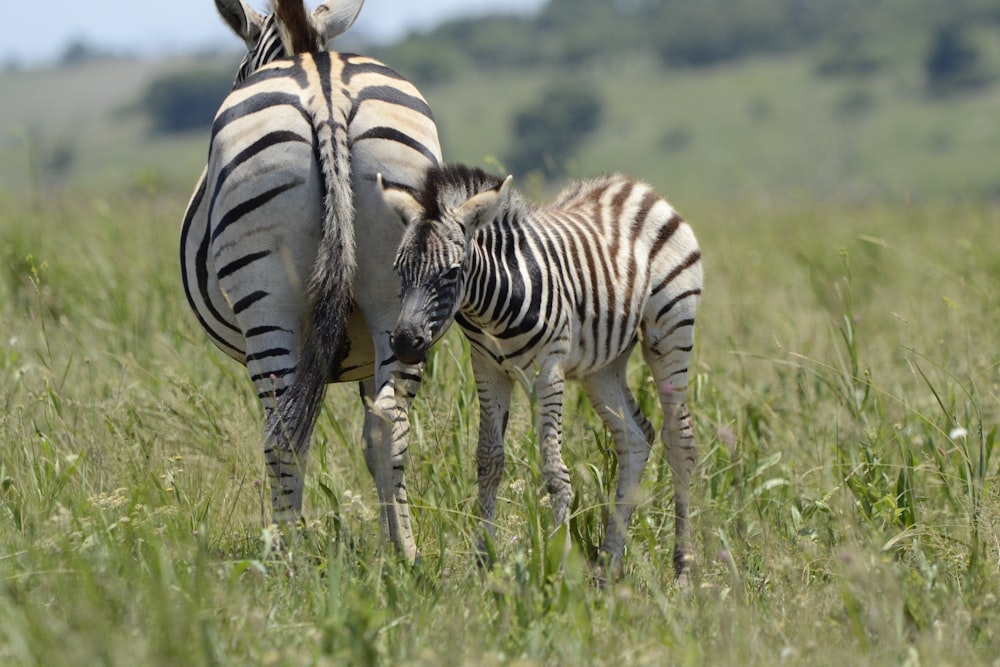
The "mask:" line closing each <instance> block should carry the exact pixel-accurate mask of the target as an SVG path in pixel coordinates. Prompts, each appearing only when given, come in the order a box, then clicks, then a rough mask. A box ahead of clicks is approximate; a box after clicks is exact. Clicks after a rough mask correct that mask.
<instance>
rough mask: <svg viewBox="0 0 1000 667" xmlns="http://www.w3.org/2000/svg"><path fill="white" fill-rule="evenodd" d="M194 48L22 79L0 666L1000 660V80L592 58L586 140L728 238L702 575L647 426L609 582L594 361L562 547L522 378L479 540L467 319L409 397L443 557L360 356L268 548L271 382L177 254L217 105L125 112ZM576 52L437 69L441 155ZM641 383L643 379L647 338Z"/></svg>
mask: <svg viewBox="0 0 1000 667" xmlns="http://www.w3.org/2000/svg"><path fill="white" fill-rule="evenodd" d="M174 66H176V65H167V64H164V63H110V64H108V63H98V64H91V65H86V66H83V67H81V68H78V69H74V70H52V71H45V72H22V73H16V72H15V73H10V72H7V73H4V74H2V75H0V97H2V98H3V99H4V104H3V105H0V149H2V150H0V323H2V324H3V327H2V329H0V403H2V407H3V410H2V411H0V445H2V449H0V545H2V546H0V664H3V665H7V664H11V665H39V666H41V665H45V666H49V665H79V664H85V665H130V666H131V665H171V666H172V665H180V664H183V665H227V664H241V665H245V664H260V665H337V664H351V665H359V664H411V665H428V666H431V665H494V664H496V665H499V664H518V665H542V664H545V665H563V664H594V665H604V664H608V665H611V664H615V665H617V664H630V665H666V664H669V665H706V664H708V665H723V664H725V665H728V664H740V665H764V664H768V665H769V664H773V663H781V664H793V665H796V664H801V665H841V664H851V665H885V664H900V665H909V666H912V667H916V666H917V665H963V666H970V665H998V664H1000V662H998V660H997V656H1000V623H998V622H997V618H998V617H1000V489H998V485H997V472H998V465H1000V464H998V459H1000V454H998V455H994V451H993V448H994V444H995V440H996V436H997V425H998V423H1000V345H998V339H997V333H996V332H997V331H998V329H1000V255H998V253H997V244H996V235H997V232H996V230H997V229H998V226H997V225H998V224H1000V211H998V208H997V205H996V193H997V192H998V191H1000V168H998V166H997V156H998V155H1000V132H998V130H997V127H998V126H997V124H996V120H995V117H996V108H997V100H998V97H1000V89H996V88H993V89H987V90H984V91H982V92H980V93H978V94H976V95H971V96H967V97H961V98H955V99H951V100H937V101H930V100H928V99H926V97H925V96H924V95H923V92H922V90H921V87H920V83H919V81H917V80H916V79H915V77H914V76H913V75H912V73H908V72H905V71H903V72H900V71H898V70H893V71H887V72H884V73H882V74H879V75H878V76H875V77H870V78H867V79H860V80H853V81H844V80H831V79H827V80H823V79H818V78H817V77H815V76H814V74H813V72H812V69H811V66H810V64H809V62H808V61H807V60H797V61H794V60H789V61H783V60H772V59H757V60H750V61H746V62H744V63H740V64H738V65H734V66H732V67H724V68H716V69H707V70H698V71H694V72H665V71H663V70H661V69H658V68H657V67H656V66H655V65H654V64H653V63H652V62H651V61H646V60H643V59H636V60H635V61H622V62H618V63H615V64H609V65H603V66H599V67H596V68H594V69H593V70H592V71H587V72H579V73H576V74H578V75H580V76H582V77H588V76H589V77H591V78H590V80H591V81H593V82H595V85H598V86H600V90H601V94H602V98H603V99H604V102H605V116H604V122H603V124H602V126H601V129H600V130H599V131H598V132H597V133H596V134H595V135H594V136H592V137H590V138H589V140H588V141H587V142H586V143H585V145H583V146H582V147H581V150H580V153H579V154H578V155H577V156H576V157H575V158H574V159H573V161H572V163H571V164H570V169H569V171H570V172H571V173H573V174H578V175H593V174H595V173H597V172H600V171H604V170H610V169H623V170H626V171H628V172H630V173H632V174H634V175H636V176H639V177H642V178H645V179H648V180H650V181H651V182H652V183H654V184H655V185H656V186H657V187H658V188H659V189H660V190H661V191H662V193H663V194H664V195H665V196H666V197H667V198H669V199H671V200H672V201H673V202H674V203H675V204H676V205H677V206H678V208H680V210H681V211H682V212H683V213H684V215H685V216H686V217H687V218H688V219H690V220H691V222H692V224H693V225H694V228H695V231H696V233H697V234H698V236H699V239H700V241H701V245H702V248H703V253H704V264H705V271H706V291H705V298H704V303H703V307H702V311H701V313H700V318H699V328H698V332H697V336H698V340H697V347H696V350H695V356H694V365H693V370H694V371H695V380H694V382H693V384H692V392H691V401H690V404H691V408H692V410H693V412H694V419H695V425H696V434H697V437H698V442H699V447H700V456H699V465H698V469H697V473H696V475H695V479H694V480H693V484H692V487H693V488H692V490H693V494H694V506H693V511H694V515H693V519H694V526H695V531H696V555H697V562H698V566H697V570H696V573H695V577H694V581H693V583H692V585H691V586H690V587H689V588H687V589H678V588H677V587H676V586H675V584H674V583H673V579H672V570H671V556H672V549H673V542H672V533H673V516H672V514H671V511H670V508H671V506H672V504H671V502H670V500H671V488H670V481H669V477H670V476H669V471H668V469H667V466H666V462H665V459H664V456H663V452H662V447H657V448H656V449H655V450H654V455H653V457H652V458H651V462H650V466H649V468H648V469H647V474H646V478H645V485H644V492H645V497H644V499H643V502H642V503H641V505H640V508H639V510H638V511H637V512H636V515H635V518H634V520H633V523H632V525H631V529H630V532H629V542H628V545H627V554H626V563H625V576H624V578H623V580H622V581H621V582H620V583H618V584H616V585H614V586H612V587H609V588H608V589H607V590H603V591H601V590H598V589H596V588H595V587H594V586H593V585H592V584H591V569H590V562H591V558H592V556H593V553H594V550H595V548H596V545H597V544H598V543H599V541H600V537H601V536H600V530H601V528H600V526H601V525H602V524H603V513H604V511H605V510H606V506H607V499H608V494H609V490H610V489H611V488H613V478H614V472H615V462H614V458H613V456H611V455H609V454H608V453H607V452H608V444H609V443H608V436H607V434H606V433H605V432H604V431H603V430H602V429H601V427H600V423H599V420H598V419H597V417H596V416H595V415H594V413H593V412H592V411H591V410H590V408H589V407H588V406H587V405H586V402H585V400H584V399H583V397H582V393H580V392H578V391H577V389H576V388H572V389H571V390H570V392H569V395H568V397H567V401H566V411H567V419H566V440H567V442H566V450H567V451H566V459H567V462H568V463H569V465H570V467H571V469H572V471H573V482H574V490H575V493H576V502H575V506H574V511H573V520H572V523H571V537H572V542H573V551H572V553H571V554H570V557H569V559H568V561H567V562H565V563H563V564H561V565H560V563H559V562H558V559H557V553H556V550H554V549H550V546H549V545H550V541H551V540H552V537H551V532H552V526H551V517H550V515H549V512H548V509H547V507H546V503H545V499H544V494H543V493H542V490H541V484H540V482H539V478H538V455H537V450H536V447H535V445H534V439H533V435H532V430H531V418H530V414H531V410H530V406H529V404H528V401H527V399H526V398H525V397H523V396H519V398H518V402H517V403H516V410H515V413H514V415H513V417H512V422H511V428H510V430H509V437H508V442H509V445H510V446H509V457H508V474H507V478H506V480H505V483H504V486H503V487H502V489H501V492H502V497H503V500H504V502H503V503H502V507H501V510H500V518H499V522H500V523H499V531H498V535H499V536H500V539H499V544H498V549H499V555H500V561H499V564H498V565H497V567H496V568H495V569H494V570H492V571H490V572H488V573H484V572H482V571H480V570H479V569H478V568H477V567H476V565H475V559H474V554H473V548H472V545H473V542H474V540H473V532H474V529H475V520H474V516H473V514H474V507H475V497H476V490H475V481H474V480H475V476H474V467H475V461H474V451H473V450H474V442H475V433H476V423H477V415H476V412H477V407H476V404H475V388H474V383H473V379H472V377H471V371H470V369H469V364H468V359H467V350H466V348H465V346H464V343H463V341H462V339H461V337H460V336H459V335H457V332H452V333H451V334H449V336H448V337H447V338H446V339H445V340H444V341H442V343H441V344H440V345H439V346H438V347H437V348H436V351H435V353H434V354H433V356H432V358H431V360H430V363H429V369H428V376H427V380H426V381H425V383H424V386H423V389H422V390H421V394H420V396H419V397H418V400H417V402H416V404H415V406H414V412H413V437H412V440H411V443H410V444H411V447H410V452H411V456H410V461H409V468H408V471H409V472H408V474H409V489H410V493H411V506H412V508H413V513H414V516H415V522H416V530H417V540H418V545H419V547H420V549H421V552H422V554H423V561H422V564H421V566H420V567H419V568H411V567H408V566H406V565H404V564H402V563H400V562H399V561H398V559H397V558H396V557H395V555H394V554H393V552H392V550H391V549H390V548H388V547H387V545H386V544H385V542H384V541H383V539H382V537H381V535H380V534H379V528H378V522H377V519H376V517H377V505H376V496H375V491H374V484H373V482H372V480H371V479H370V478H369V476H368V473H367V472H366V469H365V465H364V461H363V455H362V448H361V423H362V418H361V407H360V404H359V402H358V399H357V397H356V390H355V388H354V387H353V386H334V387H331V389H330V393H329V395H328V398H327V401H326V404H325V409H324V412H323V415H322V417H321V419H320V423H319V425H318V427H317V433H316V436H315V439H314V444H313V453H312V459H311V460H310V474H309V477H308V486H307V498H306V505H307V514H308V517H307V526H306V530H305V531H303V532H302V533H301V534H298V535H295V536H293V537H292V539H291V545H290V550H289V551H287V552H280V553H279V552H277V551H276V550H275V548H274V547H275V533H274V532H273V530H272V529H270V528H268V527H267V526H266V518H267V515H268V508H267V507H266V505H268V504H269V495H268V493H267V490H266V489H265V488H264V487H265V486H266V484H265V483H262V479H263V477H264V466H263V457H262V454H261V451H260V443H261V437H260V432H259V429H260V421H261V417H262V415H261V409H260V408H259V406H258V405H257V403H256V399H255V397H254V395H253V391H252V387H251V385H250V383H249V381H248V379H247V378H246V372H245V370H244V369H243V368H241V367H240V366H238V365H237V364H235V363H234V362H232V361H230V360H229V359H227V358H225V357H223V356H222V355H221V354H220V353H218V352H217V351H216V350H215V349H214V348H212V347H211V345H210V343H209V341H208V339H207V338H206V337H205V335H204V334H203V333H202V331H201V330H200V329H199V328H198V325H197V323H196V322H195V320H194V317H193V315H192V314H191V313H190V311H189V309H188V306H187V304H186V302H185V300H184V295H183V292H182V289H181V285H180V277H179V271H178V262H177V257H176V255H177V250H176V248H177V241H178V231H179V221H180V217H181V214H182V212H183V208H184V205H185V203H186V199H187V196H188V191H186V190H185V187H188V186H190V185H191V184H193V183H194V180H195V178H196V175H197V174H198V172H199V171H200V169H201V167H202V165H203V164H204V156H205V150H206V145H207V134H205V133H193V134H191V135H187V136H181V137H155V136H150V135H149V134H148V133H147V132H146V127H145V122H144V120H143V119H142V118H141V117H138V116H136V115H134V114H133V113H129V111H128V109H129V107H130V105H133V104H134V102H135V100H136V99H137V97H138V95H139V94H140V93H141V91H142V90H143V86H144V85H145V83H146V82H148V81H149V79H150V77H152V76H155V75H156V74H157V73H158V72H162V71H164V69H165V68H168V67H174ZM563 75H565V73H563V72H552V71H546V70H544V69H543V70H538V71H520V72H508V73H492V74H491V75H490V76H483V75H482V73H477V72H469V73H465V74H462V75H461V76H460V77H459V78H458V79H456V80H455V81H452V82H449V83H447V84H442V85H438V86H433V87H427V88H425V90H424V92H425V94H426V96H427V98H428V100H429V101H430V102H431V104H432V106H433V107H434V109H435V113H436V115H437V118H438V120H439V124H440V127H441V131H442V141H443V144H444V148H445V152H446V155H447V156H448V158H449V159H450V160H452V161H465V162H470V163H473V164H479V165H484V164H486V165H488V166H489V165H490V162H491V161H492V164H493V165H494V166H495V164H496V163H495V160H496V159H497V158H499V157H500V156H502V155H503V154H504V153H505V150H506V146H507V145H508V143H509V142H510V141H511V140H512V139H511V138H510V137H509V135H508V128H509V119H510V116H511V114H512V113H513V111H514V110H515V109H517V108H520V107H523V105H525V104H527V103H528V102H530V101H531V100H533V99H534V97H535V96H536V95H537V94H538V92H539V91H541V90H542V89H543V88H544V87H545V86H547V85H548V84H549V83H550V82H551V81H552V80H553V78H554V77H556V76H563ZM484 128H489V129H488V130H484ZM519 180H523V181H528V182H523V183H519V186H520V187H525V188H526V189H527V190H528V191H529V192H530V191H540V190H541V188H540V187H539V186H538V184H537V183H535V182H531V181H530V180H529V179H521V178H520V176H519ZM632 381H633V383H634V385H635V386H636V388H637V389H638V394H639V396H640V399H641V402H642V403H643V405H644V406H646V407H647V408H649V407H650V406H652V405H653V404H654V403H655V399H656V397H655V395H654V392H653V388H652V387H651V386H650V383H649V380H648V377H647V376H646V375H645V374H644V372H643V369H642V367H641V365H640V364H638V363H637V362H636V363H635V365H634V366H633V367H632ZM650 414H652V413H651V412H650ZM654 416H655V415H654ZM655 417H656V418H655V420H654V421H656V422H657V423H658V420H659V417H658V416H655Z"/></svg>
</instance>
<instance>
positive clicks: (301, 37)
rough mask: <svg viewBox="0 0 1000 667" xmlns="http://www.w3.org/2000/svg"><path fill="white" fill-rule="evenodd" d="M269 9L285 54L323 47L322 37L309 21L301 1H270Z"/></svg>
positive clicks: (303, 3)
mask: <svg viewBox="0 0 1000 667" xmlns="http://www.w3.org/2000/svg"><path fill="white" fill-rule="evenodd" d="M271 8H272V10H273V12H274V16H275V20H276V21H277V25H278V31H279V33H280V35H281V43H282V44H283V45H284V47H285V52H286V53H287V54H289V55H292V54H296V53H306V52H309V51H316V50H317V49H319V48H320V47H321V46H322V45H323V36H322V35H320V34H319V32H318V31H317V30H316V28H314V27H313V24H312V22H311V21H310V20H309V15H308V14H306V5H305V2H304V1H303V0H294V1H292V0H271Z"/></svg>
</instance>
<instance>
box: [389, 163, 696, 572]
mask: <svg viewBox="0 0 1000 667" xmlns="http://www.w3.org/2000/svg"><path fill="white" fill-rule="evenodd" d="M383 197H384V198H385V200H386V203H387V204H388V205H389V206H390V207H392V208H393V210H395V211H396V212H397V214H398V215H399V216H400V218H401V219H402V220H403V221H404V222H405V223H406V224H407V229H406V232H404V234H403V238H402V241H401V243H400V246H399V250H398V253H397V255H396V260H395V265H394V266H395V269H396V272H397V273H398V274H399V276H400V279H401V281H402V286H403V291H402V305H401V311H400V315H399V320H398V321H397V323H396V327H395V329H394V330H393V332H392V334H391V337H390V340H391V344H392V347H393V350H394V351H395V353H396V356H397V357H398V358H399V359H400V360H402V361H406V362H409V363H418V362H420V361H422V360H424V359H425V357H426V355H427V352H428V349H429V347H430V346H431V344H432V343H433V342H434V341H435V340H437V339H438V338H439V337H440V336H441V335H443V333H444V332H445V331H446V330H447V329H448V327H449V326H450V325H451V323H452V322H453V321H457V322H458V323H459V325H460V327H461V328H462V330H463V332H464V333H465V335H466V337H467V338H468V340H469V342H470V349H471V352H470V354H471V358H472V365H473V370H474V374H475V378H476V385H477V392H478V395H479V406H480V425H479V438H478V446H477V451H476V461H477V469H478V472H477V474H478V483H479V516H480V522H481V531H482V532H481V533H480V538H479V545H478V547H479V553H480V558H482V559H484V560H485V559H487V558H488V551H487V549H488V548H489V545H490V544H491V543H492V540H493V539H494V536H495V525H494V519H495V516H496V503H497V489H498V486H499V483H500V480H501V477H502V474H503V467H504V432H505V429H506V426H507V419H508V415H509V409H510V401H511V392H512V389H513V386H514V385H515V383H520V384H521V385H522V386H523V387H524V388H525V389H527V390H528V392H529V394H532V395H534V396H535V397H536V398H537V422H536V423H537V431H538V434H537V435H538V438H539V444H540V447H541V456H542V471H541V472H542V475H543V477H544V480H545V482H546V486H547V490H548V492H549V494H550V498H551V499H552V506H553V509H554V513H555V522H556V525H557V526H560V525H563V524H565V523H566V522H567V520H568V514H569V508H570V501H571V488H570V479H569V470H568V469H567V467H566V464H565V463H564V462H563V459H562V453H561V448H562V433H561V430H562V426H561V421H562V410H563V388H564V382H565V380H566V379H578V380H581V381H582V383H583V387H584V389H585V391H586V393H587V396H588V398H589V400H590V402H591V404H592V405H593V407H594V409H595V410H596V411H597V412H598V413H599V414H600V416H601V418H602V419H603V421H604V423H605V424H606V426H607V427H608V429H609V430H610V432H611V434H612V436H613V439H614V443H615V449H616V452H617V455H618V461H619V467H618V470H619V479H618V486H617V490H616V493H615V501H614V508H613V512H611V513H610V516H609V519H608V523H607V526H606V532H605V537H604V539H603V541H602V544H601V547H600V561H601V569H600V570H599V572H600V575H599V576H600V581H605V580H606V579H605V577H606V576H607V575H608V574H611V575H612V576H616V577H617V576H619V575H620V574H621V564H622V558H623V555H624V548H625V531H626V526H627V525H628V522H629V519H630V517H631V514H632V512H633V509H634V506H635V500H636V497H637V492H638V488H637V487H638V485H639V483H640V481H641V478H642V474H643V470H644V468H645V465H646V461H647V458H648V456H649V452H650V448H651V446H652V443H653V442H654V437H655V434H654V429H653V426H652V425H651V424H650V421H649V420H648V419H647V418H646V417H645V416H644V415H643V413H642V411H641V409H640V407H639V404H638V402H637V400H636V398H635V396H634V395H633V393H632V392H631V391H630V390H629V387H628V385H627V384H626V367H627V365H628V360H629V356H630V353H631V351H632V350H633V348H634V347H635V345H636V344H637V343H638V342H640V341H641V348H642V353H643V357H644V359H645V362H646V364H647V365H648V366H649V369H650V371H651V372H652V376H653V378H654V379H655V381H656V386H657V387H658V390H659V391H658V393H659V400H660V404H661V407H662V410H663V419H664V426H663V429H662V431H661V437H662V439H663V442H664V444H665V445H666V454H667V461H668V463H669V465H670V468H671V471H672V477H673V484H674V508H675V517H676V518H675V547H674V554H673V564H674V571H675V574H676V576H677V578H678V580H680V581H687V579H688V578H689V572H690V568H691V563H692V561H693V555H692V551H691V545H690V527H689V522H688V508H689V504H690V499H689V496H690V492H689V483H690V477H691V471H692V469H693V467H694V464H695V442H694V433H693V429H692V423H691V414H690V412H689V410H688V408H687V405H686V399H685V397H686V392H687V386H688V360H689V357H690V354H691V351H692V349H693V345H694V321H695V311H696V310H697V307H698V303H699V301H700V299H701V293H702V267H701V251H700V249H699V247H698V243H697V240H696V239H695V236H694V233H693V232H692V230H691V227H690V225H689V224H688V223H687V222H686V221H685V220H684V219H683V218H682V217H681V216H680V215H679V214H678V213H677V212H676V211H675V210H674V209H673V208H672V207H671V206H670V204H668V203H667V202H666V201H665V200H663V199H662V198H660V197H659V196H658V195H657V194H656V193H655V192H654V191H653V190H652V188H651V187H650V186H649V185H647V184H645V183H642V182H639V181H635V180H631V179H629V178H627V177H625V176H623V175H619V174H616V175H608V176H605V177H602V178H597V179H594V180H589V181H580V182H576V183H574V184H572V185H571V186H569V187H568V188H567V189H566V190H565V191H564V192H563V193H562V194H561V195H560V196H559V197H558V198H557V199H556V201H555V202H554V203H551V204H549V205H544V206H536V205H532V204H529V203H528V202H526V201H525V200H524V199H523V198H522V196H521V195H520V194H518V193H517V192H516V191H515V190H514V188H513V187H512V186H511V177H509V176H508V177H507V178H506V179H504V180H501V179H499V178H497V177H495V176H492V175H489V174H487V173H485V172H484V171H482V170H480V169H477V168H470V167H466V166H463V165H448V166H445V167H439V168H431V169H430V170H429V171H428V174H427V176H426V181H425V182H424V184H423V187H422V188H421V190H420V191H419V192H417V193H416V195H411V194H410V193H407V192H401V191H399V190H396V189H392V188H388V187H384V188H383Z"/></svg>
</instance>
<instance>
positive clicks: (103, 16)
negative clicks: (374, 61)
mask: <svg viewBox="0 0 1000 667" xmlns="http://www.w3.org/2000/svg"><path fill="white" fill-rule="evenodd" d="M244 1H245V2H248V4H249V5H250V6H251V7H253V8H254V9H256V10H258V11H261V10H262V9H263V8H264V7H266V6H267V0H244ZM4 4H5V7H4V10H3V16H4V31H3V34H2V36H0V62H10V61H16V62H19V63H22V64H37V63H44V62H48V61H52V60H54V59H55V58H57V57H58V56H59V54H60V53H62V51H63V49H65V47H66V45H67V44H69V43H71V42H73V41H76V40H80V41H83V42H84V43H86V44H87V45H89V46H93V47H96V48H101V49H107V50H110V51H113V52H129V53H139V54H157V53H169V52H177V51H185V50H192V49H202V48H223V49H224V48H227V47H232V48H234V49H235V48H237V47H239V46H240V42H239V41H238V40H237V39H236V37H235V36H234V35H233V34H232V33H231V32H230V31H229V28H228V27H226V25H225V24H224V23H223V22H222V19H220V18H219V15H218V14H217V13H216V10H215V3H214V2H213V0H166V1H163V2H155V1H154V0H48V1H47V2H44V3H38V4H35V3H32V2H5V3H4ZM317 4H319V0H306V5H307V6H308V7H309V8H310V9H311V8H312V7H314V6H315V5H317ZM544 4H545V0H500V2H497V0H366V2H365V6H364V8H362V10H361V15H360V16H359V17H358V21H357V23H355V24H354V27H352V28H351V31H350V32H351V34H356V35H358V36H359V37H364V38H367V39H371V40H379V41H389V40H393V39H397V38H399V37H402V36H404V35H405V34H406V33H408V32H410V31H413V30H422V29H426V28H430V27H433V26H434V25H436V24H437V23H440V22H441V21H443V20H446V19H451V18H458V17H466V16H481V15H486V14H490V13H508V14H509V13H529V12H531V11H534V10H537V9H539V8H540V7H542V6H543V5H544ZM498 8H499V9H498Z"/></svg>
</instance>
